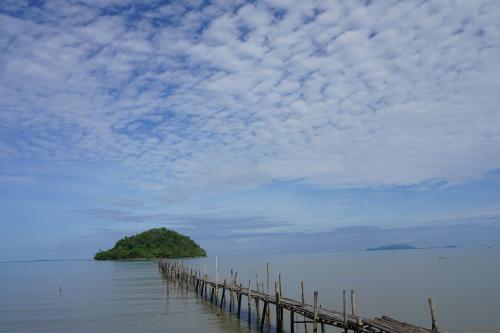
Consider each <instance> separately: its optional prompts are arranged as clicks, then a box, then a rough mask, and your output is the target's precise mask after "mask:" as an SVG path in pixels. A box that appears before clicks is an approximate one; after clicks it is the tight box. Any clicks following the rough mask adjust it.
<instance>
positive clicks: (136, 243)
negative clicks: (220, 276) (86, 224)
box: [94, 228, 206, 260]
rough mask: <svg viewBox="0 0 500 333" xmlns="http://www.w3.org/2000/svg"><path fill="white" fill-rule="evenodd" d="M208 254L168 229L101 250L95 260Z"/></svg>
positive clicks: (132, 238) (130, 238)
mask: <svg viewBox="0 0 500 333" xmlns="http://www.w3.org/2000/svg"><path fill="white" fill-rule="evenodd" d="M205 256H206V252H205V250H204V249H202V248H201V247H200V246H199V245H198V244H196V243H195V242H194V241H193V240H192V239H191V238H189V237H187V236H184V235H181V234H180V233H178V232H175V231H173V230H168V229H166V228H157V229H151V230H148V231H145V232H142V233H140V234H137V235H135V236H131V237H125V238H123V239H120V240H119V241H118V242H116V244H115V246H114V247H113V248H112V249H109V250H107V251H102V250H100V251H99V252H97V253H96V255H95V256H94V259H95V260H119V259H153V258H187V257H205Z"/></svg>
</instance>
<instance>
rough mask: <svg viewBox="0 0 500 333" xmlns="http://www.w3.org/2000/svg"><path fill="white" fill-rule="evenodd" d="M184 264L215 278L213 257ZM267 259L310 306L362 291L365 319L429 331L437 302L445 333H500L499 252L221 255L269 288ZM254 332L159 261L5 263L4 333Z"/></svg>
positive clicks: (1, 286) (1, 281)
mask: <svg viewBox="0 0 500 333" xmlns="http://www.w3.org/2000/svg"><path fill="white" fill-rule="evenodd" d="M438 256H444V257H445V259H442V260H439V261H438V259H437V257H438ZM183 262H184V264H185V265H187V266H190V267H193V268H198V269H200V270H201V271H202V272H203V271H204V270H205V269H206V271H207V273H208V274H210V275H212V276H214V270H215V260H214V258H213V257H208V258H202V259H191V260H184V261H183ZM266 262H269V263H270V273H271V274H270V275H271V281H270V286H271V289H272V291H273V292H274V281H275V280H276V279H277V276H278V273H281V276H282V288H283V294H284V295H285V296H287V297H292V298H295V299H300V281H304V282H305V289H306V299H307V300H306V301H309V302H310V301H311V299H312V294H313V291H314V290H318V291H319V302H320V304H321V305H322V306H324V307H327V308H333V309H341V307H342V290H343V289H346V290H350V289H356V296H357V309H358V312H359V314H361V315H363V316H367V317H375V316H380V315H384V314H388V315H391V316H393V317H395V318H397V319H400V320H403V321H408V322H411V323H414V324H418V325H422V326H426V327H429V326H430V315H429V311H428V306H427V297H432V298H433V300H434V303H435V306H436V311H437V319H438V324H439V326H440V328H441V329H442V330H446V331H448V332H450V333H453V332H455V333H465V332H499V330H498V328H497V327H496V325H495V321H496V317H497V316H498V314H499V313H500V251H499V250H498V249H477V250H462V249H453V250H452V249H450V250H416V251H413V250H412V251H399V252H360V253H335V254H299V255H297V254H293V255H269V256H265V255H258V256H219V257H218V263H219V272H220V274H221V279H224V278H229V276H230V269H231V268H233V269H234V270H236V271H238V280H239V281H241V282H242V283H243V284H244V285H245V286H247V285H248V281H249V280H250V281H251V283H252V288H255V280H256V275H259V280H260V281H263V282H264V284H265V285H266V280H265V276H266V273H265V272H266ZM265 288H266V287H265ZM243 303H245V302H243ZM286 316H287V314H285V317H286ZM243 318H246V314H243ZM253 318H255V315H253ZM250 326H251V327H249V325H248V322H247V321H246V320H242V321H238V320H237V319H236V317H235V315H230V314H228V313H227V312H220V311H219V310H218V309H217V308H216V307H214V306H211V305H210V304H209V303H207V302H205V301H203V300H202V299H200V298H199V297H198V296H197V295H195V294H194V293H192V292H185V291H182V290H180V289H179V288H177V287H175V286H174V285H168V284H167V283H166V282H165V281H163V280H162V279H161V277H160V275H159V273H158V271H157V266H156V263H155V262H95V261H91V260H75V261H50V262H11V263H0V332H54V333H57V332H122V333H123V332H145V333H148V332H196V331H199V332H208V333H211V332H214V333H215V332H233V333H234V332H250V331H253V330H254V329H255V322H252V323H251V324H250ZM298 326H299V327H302V325H298ZM287 327H288V325H287ZM299 327H297V328H299ZM327 332H338V331H337V330H335V329H333V328H327Z"/></svg>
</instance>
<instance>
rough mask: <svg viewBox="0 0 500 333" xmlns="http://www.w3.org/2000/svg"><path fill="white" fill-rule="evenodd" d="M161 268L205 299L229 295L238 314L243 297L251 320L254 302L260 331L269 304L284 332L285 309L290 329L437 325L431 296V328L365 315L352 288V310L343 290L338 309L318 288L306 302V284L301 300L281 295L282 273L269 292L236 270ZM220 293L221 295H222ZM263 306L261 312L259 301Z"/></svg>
mask: <svg viewBox="0 0 500 333" xmlns="http://www.w3.org/2000/svg"><path fill="white" fill-rule="evenodd" d="M158 268H159V271H160V273H161V275H162V277H163V278H164V279H166V280H168V281H175V282H178V283H179V284H180V285H181V286H182V287H185V288H186V289H189V288H190V287H191V289H192V290H193V291H194V292H196V293H198V294H199V295H200V296H201V297H203V298H204V299H207V300H209V301H210V302H211V303H212V304H215V305H216V306H218V307H220V308H221V309H223V308H225V309H227V308H228V307H227V298H228V299H229V309H228V310H229V312H236V314H237V316H238V318H240V316H241V308H242V305H241V303H242V298H243V296H244V297H245V298H246V301H247V309H248V311H247V316H248V321H249V322H250V321H251V316H252V304H254V305H253V307H254V308H255V312H256V318H255V319H256V321H257V325H258V326H259V329H260V331H261V332H263V331H264V326H265V323H266V322H267V325H268V326H270V325H271V311H270V307H271V306H273V307H274V309H275V310H274V311H273V312H274V316H275V321H274V322H275V325H276V331H277V332H283V329H284V327H283V322H284V320H283V317H284V310H287V311H289V314H290V317H289V318H290V332H291V333H294V332H295V324H296V323H300V324H304V330H305V331H306V332H307V324H312V331H313V333H317V332H318V327H319V328H320V329H321V332H322V333H324V332H325V330H326V328H325V326H326V325H329V326H334V327H338V328H340V329H342V330H343V332H344V333H348V331H353V332H355V333H436V332H439V331H438V327H437V324H436V319H435V315H434V307H433V305H432V300H431V299H429V307H430V312H431V320H432V328H431V329H427V328H423V327H418V326H414V325H411V324H408V323H404V322H401V321H398V320H396V319H393V318H390V317H387V316H382V317H380V318H374V319H370V318H364V317H361V316H359V315H357V314H356V307H355V293H354V291H353V290H351V313H348V311H347V295H346V291H345V290H344V291H343V309H342V311H335V310H329V309H326V308H323V307H321V306H318V292H317V291H315V292H314V304H312V305H311V304H306V303H305V302H304V288H303V284H302V300H301V301H297V300H293V299H290V298H286V297H282V295H281V276H280V278H279V282H275V294H274V295H270V294H268V293H266V292H264V284H263V283H262V284H261V287H260V286H259V281H258V279H257V282H256V286H257V288H256V290H254V289H251V282H250V281H249V282H248V287H243V285H242V284H241V283H240V284H238V283H237V273H235V274H233V272H231V281H230V282H229V283H228V281H227V280H224V281H223V282H222V281H218V272H217V268H216V278H215V281H213V280H211V279H209V278H208V276H207V275H206V274H205V275H202V274H201V272H200V270H193V269H192V268H187V267H184V265H183V264H181V263H179V262H177V261H170V260H166V259H161V260H159V261H158ZM219 295H220V298H219ZM261 303H262V305H263V308H262V312H260V304H261Z"/></svg>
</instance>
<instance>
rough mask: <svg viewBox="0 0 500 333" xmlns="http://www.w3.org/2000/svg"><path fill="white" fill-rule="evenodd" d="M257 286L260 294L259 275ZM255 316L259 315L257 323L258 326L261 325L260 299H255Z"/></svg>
mask: <svg viewBox="0 0 500 333" xmlns="http://www.w3.org/2000/svg"><path fill="white" fill-rule="evenodd" d="M255 285H256V289H257V293H259V292H260V289H259V275H255ZM255 314H256V315H257V316H256V317H255V318H256V321H257V325H258V324H259V319H260V309H259V299H258V298H255Z"/></svg>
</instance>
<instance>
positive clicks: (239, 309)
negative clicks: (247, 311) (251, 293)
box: [236, 283, 243, 319]
mask: <svg viewBox="0 0 500 333" xmlns="http://www.w3.org/2000/svg"><path fill="white" fill-rule="evenodd" d="M242 295H243V293H242V291H241V283H240V292H239V293H238V294H237V296H236V298H237V299H238V319H239V318H240V313H241V296H242Z"/></svg>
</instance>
